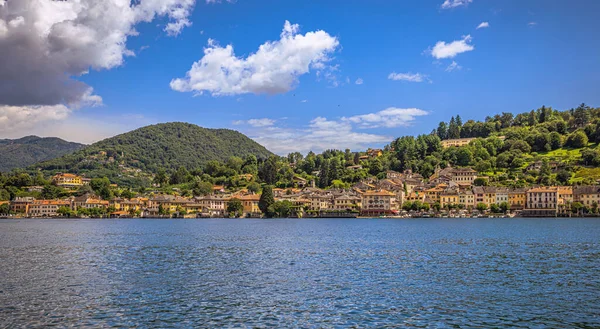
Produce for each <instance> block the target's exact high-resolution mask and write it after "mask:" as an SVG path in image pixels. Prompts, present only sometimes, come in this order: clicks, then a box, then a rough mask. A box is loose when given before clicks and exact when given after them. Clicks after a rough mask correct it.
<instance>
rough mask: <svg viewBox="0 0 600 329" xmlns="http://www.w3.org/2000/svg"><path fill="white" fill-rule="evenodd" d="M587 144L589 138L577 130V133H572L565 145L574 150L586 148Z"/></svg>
mask: <svg viewBox="0 0 600 329" xmlns="http://www.w3.org/2000/svg"><path fill="white" fill-rule="evenodd" d="M587 144H588V137H587V135H586V134H585V133H584V132H583V131H581V130H577V131H575V132H573V133H571V134H570V135H569V137H567V141H566V143H565V145H566V146H568V147H572V148H582V147H586V146H587Z"/></svg>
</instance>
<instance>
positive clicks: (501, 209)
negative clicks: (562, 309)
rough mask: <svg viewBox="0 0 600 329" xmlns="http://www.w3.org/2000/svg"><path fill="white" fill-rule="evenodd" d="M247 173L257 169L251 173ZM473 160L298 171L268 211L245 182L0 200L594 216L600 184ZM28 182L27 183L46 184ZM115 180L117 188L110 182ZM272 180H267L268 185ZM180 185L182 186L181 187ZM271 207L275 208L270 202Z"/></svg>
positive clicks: (231, 211) (124, 212) (92, 206)
mask: <svg viewBox="0 0 600 329" xmlns="http://www.w3.org/2000/svg"><path fill="white" fill-rule="evenodd" d="M245 176H246V178H247V179H252V177H248V176H251V175H245ZM477 178H478V176H477V172H476V171H475V170H473V169H471V168H452V167H447V168H444V169H439V168H438V169H436V171H435V173H434V174H433V175H432V176H431V177H429V178H428V179H424V178H423V177H422V176H421V175H420V174H417V173H413V172H412V171H410V170H406V171H404V172H402V173H400V172H396V171H392V170H388V171H387V172H386V175H385V178H382V179H377V178H374V177H373V178H369V179H365V180H362V181H360V182H358V183H356V184H354V185H353V186H352V187H351V188H349V189H341V188H330V189H320V188H316V187H315V186H314V181H307V180H306V179H303V178H302V177H299V176H294V178H293V180H294V187H291V188H270V187H269V192H268V193H271V194H272V197H271V202H270V203H271V204H270V205H269V206H271V208H272V210H270V211H269V212H270V213H269V214H267V211H266V210H265V209H262V210H261V202H262V200H261V194H259V193H256V192H252V191H249V190H248V189H246V188H244V189H241V190H238V191H235V192H231V191H227V190H226V188H225V187H224V186H219V185H216V186H213V187H212V192H211V193H209V194H207V195H204V196H187V197H185V196H181V195H178V193H177V191H174V193H173V194H165V193H162V192H160V191H148V192H146V193H144V194H143V195H139V196H135V197H131V198H124V197H113V198H110V199H103V198H101V197H100V196H98V195H97V194H95V193H93V192H90V193H85V194H83V195H79V196H70V197H66V198H60V199H36V198H34V197H16V198H14V199H13V200H12V201H0V207H2V206H4V208H0V209H9V211H4V214H2V213H1V212H0V216H2V217H3V218H56V217H80V218H134V217H139V218H210V217H212V218H222V217H244V218H261V217H291V218H302V217H303V218H332V217H333V218H336V217H339V218H356V217H391V218H411V217H416V218H419V217H452V218H457V217H515V216H517V217H519V216H520V217H557V216H562V217H571V216H573V217H574V216H596V215H597V214H598V211H599V209H598V204H599V202H600V186H537V187H529V188H506V187H493V186H474V182H475V181H476V179H477ZM90 181H91V180H90V179H89V178H84V177H80V176H78V175H74V174H69V173H59V174H57V175H55V176H53V177H52V184H53V185H55V186H57V187H61V188H64V189H67V190H70V191H73V192H74V191H77V190H78V189H80V188H82V187H83V186H86V185H89V184H90ZM42 188H43V187H41V186H31V187H28V189H29V190H31V191H34V190H36V189H42ZM110 188H117V186H116V184H111V186H110ZM265 189H266V187H265V188H263V193H265V192H264V191H265ZM175 190H176V189H175ZM271 208H269V209H271Z"/></svg>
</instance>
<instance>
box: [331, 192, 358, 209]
mask: <svg viewBox="0 0 600 329" xmlns="http://www.w3.org/2000/svg"><path fill="white" fill-rule="evenodd" d="M360 206H361V197H359V196H357V195H349V194H342V195H340V196H338V197H335V198H334V199H333V209H335V210H355V209H360Z"/></svg>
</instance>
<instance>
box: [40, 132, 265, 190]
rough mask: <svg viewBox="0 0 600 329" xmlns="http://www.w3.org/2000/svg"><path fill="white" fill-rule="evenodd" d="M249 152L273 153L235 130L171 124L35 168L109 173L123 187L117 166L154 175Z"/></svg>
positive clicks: (91, 174)
mask: <svg viewBox="0 0 600 329" xmlns="http://www.w3.org/2000/svg"><path fill="white" fill-rule="evenodd" d="M101 152H106V155H103V154H104V153H101ZM249 155H254V156H255V157H258V158H261V159H264V158H267V157H268V156H270V155H271V153H270V152H269V151H268V150H267V149H265V148H264V147H263V146H261V145H259V144H258V143H256V142H254V141H253V140H251V139H250V138H248V137H246V136H244V135H243V134H241V133H239V132H237V131H233V130H228V129H206V128H201V127H198V126H196V125H193V124H189V123H181V122H171V123H163V124H157V125H151V126H146V127H143V128H139V129H136V130H134V131H130V132H128V133H125V134H121V135H118V136H115V137H111V138H107V139H105V140H102V141H100V142H97V143H94V144H92V145H90V146H87V147H85V148H83V149H81V150H79V151H76V152H74V153H72V154H69V155H65V156H62V157H60V158H57V159H54V160H50V161H44V162H41V163H38V164H37V165H36V167H40V168H41V169H42V170H45V171H57V170H61V171H66V172H71V173H76V174H81V173H86V174H87V176H88V177H103V176H106V177H109V178H111V179H113V180H114V181H115V182H117V183H119V185H121V182H120V181H119V180H118V179H117V178H119V177H120V176H119V175H120V174H121V172H120V170H121V167H119V165H121V166H124V167H127V168H133V169H140V170H142V171H143V172H148V173H153V174H156V173H158V172H159V169H160V168H164V169H166V171H172V172H174V171H176V170H177V169H178V168H179V167H184V168H186V169H187V170H192V169H194V168H201V167H203V166H204V165H205V164H206V163H208V162H209V161H211V160H217V161H220V162H225V161H227V160H228V159H229V158H230V157H232V156H238V157H242V158H244V157H246V156H249ZM119 179H121V178H119ZM159 180H160V179H159ZM130 185H135V184H130Z"/></svg>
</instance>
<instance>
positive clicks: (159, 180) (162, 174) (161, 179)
mask: <svg viewBox="0 0 600 329" xmlns="http://www.w3.org/2000/svg"><path fill="white" fill-rule="evenodd" d="M168 182H169V178H168V177H167V172H166V171H165V168H158V172H157V173H156V175H155V176H154V184H156V185H158V186H163V185H165V184H167V183H168Z"/></svg>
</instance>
